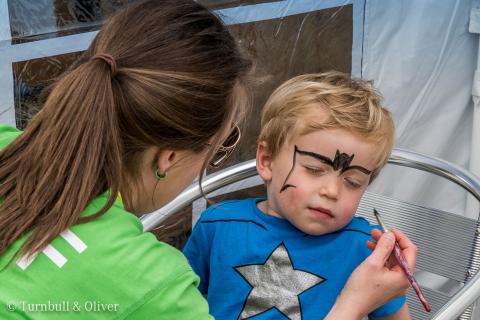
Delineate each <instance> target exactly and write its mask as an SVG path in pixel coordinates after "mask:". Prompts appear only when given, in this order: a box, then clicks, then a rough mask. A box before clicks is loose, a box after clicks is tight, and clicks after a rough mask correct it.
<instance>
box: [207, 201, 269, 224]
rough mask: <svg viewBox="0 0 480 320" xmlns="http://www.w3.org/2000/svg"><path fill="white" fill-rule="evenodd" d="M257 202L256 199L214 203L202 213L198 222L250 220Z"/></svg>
mask: <svg viewBox="0 0 480 320" xmlns="http://www.w3.org/2000/svg"><path fill="white" fill-rule="evenodd" d="M258 201H259V199H256V198H248V199H243V200H225V201H222V202H219V203H215V204H213V205H211V206H210V207H208V208H207V209H206V210H205V211H204V212H203V213H202V215H201V217H200V220H201V221H207V220H224V219H226V220H230V219H251V218H252V216H253V215H254V210H253V207H254V206H255V205H256V203H257V202H258Z"/></svg>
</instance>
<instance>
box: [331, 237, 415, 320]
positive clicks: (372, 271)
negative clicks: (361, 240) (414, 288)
mask: <svg viewBox="0 0 480 320" xmlns="http://www.w3.org/2000/svg"><path fill="white" fill-rule="evenodd" d="M377 231H378V230H377ZM372 236H373V237H374V238H375V239H378V242H377V244H376V246H375V249H374V251H373V252H372V254H371V255H370V256H369V257H368V258H367V259H365V261H364V262H363V263H362V264H360V265H359V266H358V267H357V268H356V269H355V271H354V272H353V273H352V274H351V275H350V278H349V279H348V281H347V284H346V285H345V287H344V288H343V290H342V292H341V293H340V295H339V296H338V298H337V301H336V302H335V305H334V306H333V308H332V309H331V310H330V312H329V313H328V315H327V317H326V318H325V320H338V319H345V320H361V319H363V317H365V316H367V315H368V314H369V313H370V312H372V311H373V310H375V309H376V308H378V307H380V306H381V305H383V304H385V303H387V302H388V301H390V300H392V299H393V298H396V297H399V296H401V295H403V294H405V293H406V292H407V290H408V288H409V283H408V280H407V277H406V276H405V274H404V273H403V270H402V269H401V268H400V266H398V264H396V263H392V259H390V260H389V257H390V255H391V253H392V250H393V246H394V244H395V237H396V239H397V241H398V244H399V245H400V248H401V249H402V253H403V255H404V256H405V259H406V260H407V263H408V267H409V268H410V269H411V270H413V269H414V268H415V263H416V258H417V248H416V247H415V245H414V244H413V243H412V242H411V241H410V240H409V239H408V238H407V236H405V235H404V234H403V233H401V232H400V231H398V230H392V232H387V233H385V234H383V235H381V233H379V232H376V231H374V232H373V233H372ZM380 236H381V237H380Z"/></svg>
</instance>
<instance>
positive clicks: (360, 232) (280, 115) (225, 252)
mask: <svg viewBox="0 0 480 320" xmlns="http://www.w3.org/2000/svg"><path fill="white" fill-rule="evenodd" d="M261 128H262V129H261V133H260V137H259V142H258V148H257V156H256V161H257V171H258V174H259V175H260V177H261V178H262V179H263V180H264V181H265V183H266V187H267V199H247V200H241V201H225V202H223V203H220V204H218V205H214V206H211V207H210V208H208V209H207V210H206V211H205V212H204V213H203V214H202V215H201V218H200V220H199V221H198V223H197V224H196V226H195V228H194V230H193V232H192V235H191V237H190V239H189V241H188V243H187V245H186V246H185V249H184V253H185V255H186V256H187V258H188V260H189V261H190V264H191V266H192V268H193V270H194V271H195V272H196V273H197V274H198V275H199V276H200V279H201V281H200V290H201V291H202V293H203V294H206V295H207V296H208V302H209V305H210V312H211V314H212V315H214V316H215V318H216V319H221V320H224V319H247V318H248V319H258V320H260V319H299V320H300V319H303V320H308V319H323V318H324V317H325V316H326V314H327V313H328V311H329V310H330V309H331V307H332V306H333V305H334V303H335V299H336V298H337V295H338V294H339V293H340V291H341V290H342V288H343V286H344V284H345V283H346V281H347V279H348V277H349V275H350V273H351V272H352V271H353V270H354V269H355V268H356V267H357V266H358V265H359V264H360V263H361V262H362V261H363V260H364V259H365V258H366V257H367V256H368V255H369V254H370V250H369V249H368V248H367V246H366V241H367V240H372V238H371V237H370V231H371V229H372V226H370V225H369V224H368V222H367V221H366V220H364V219H363V218H359V217H354V215H355V212H356V210H357V207H358V204H359V201H360V198H361V197H362V195H363V193H364V192H365V190H366V188H367V186H368V185H369V184H370V183H371V182H372V180H373V179H374V178H375V177H376V176H377V174H378V173H379V171H380V169H381V168H382V167H383V166H384V165H385V163H386V161H387V159H388V157H389V156H390V153H391V150H392V146H393V141H394V124H393V121H392V118H391V115H390V113H389V112H388V111H387V110H385V109H384V108H382V106H381V97H380V96H379V94H378V93H377V92H376V91H375V89H374V88H373V87H372V86H371V85H370V84H369V83H368V82H366V81H362V80H351V79H350V77H349V76H348V75H345V74H341V73H338V72H328V73H323V74H310V75H301V76H298V77H295V78H293V79H291V80H289V81H287V82H285V83H284V84H283V85H281V86H280V87H279V88H278V89H277V90H276V91H275V92H274V93H273V94H272V95H271V97H270V98H269V100H268V101H267V103H266V105H265V107H264V109H263V113H262V120H261ZM370 316H371V317H374V318H381V319H410V316H409V312H408V307H407V305H406V304H405V297H401V298H398V299H395V300H393V301H390V302H389V303H388V304H386V305H384V306H382V307H381V308H379V309H377V310H375V311H374V312H373V313H372V314H370Z"/></svg>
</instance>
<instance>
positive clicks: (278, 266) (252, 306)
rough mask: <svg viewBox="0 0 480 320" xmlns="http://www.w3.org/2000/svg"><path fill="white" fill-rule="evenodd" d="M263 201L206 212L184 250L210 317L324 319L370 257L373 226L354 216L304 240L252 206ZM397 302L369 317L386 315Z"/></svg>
mask: <svg viewBox="0 0 480 320" xmlns="http://www.w3.org/2000/svg"><path fill="white" fill-rule="evenodd" d="M262 200H263V199H247V200H240V201H226V202H223V203H221V204H217V205H214V206H211V207H210V208H208V209H207V210H206V211H205V212H204V213H203V214H202V215H201V218H200V220H199V221H198V222H197V224H196V226H195V228H194V229H193V232H192V235H191V236H190V239H189V241H188V242H187V244H186V246H185V248H184V254H185V255H186V256H187V258H188V260H189V262H190V264H191V266H192V268H193V270H194V271H195V272H196V273H197V274H198V275H199V276H200V279H201V280H200V291H201V292H202V293H203V294H207V295H208V302H209V305H210V312H211V314H212V315H213V316H215V318H216V319H222V320H223V319H246V318H248V319H256V320H264V319H299V320H300V319H302V320H308V319H323V318H324V317H325V316H326V315H327V314H328V312H329V311H330V309H331V308H332V307H333V305H334V304H335V300H336V298H337V296H338V295H339V294H340V292H341V290H342V288H343V287H344V285H345V283H346V282H347V279H348V277H349V276H350V274H351V273H352V272H353V270H354V269H355V268H356V267H357V266H358V265H359V264H360V263H361V262H362V261H363V260H364V259H365V258H366V257H368V256H369V255H370V252H371V251H370V250H369V249H368V248H367V246H366V241H367V240H369V239H372V238H371V236H370V231H371V230H372V228H373V227H372V226H370V224H369V223H368V222H367V221H366V220H365V219H363V218H358V217H355V218H354V219H353V220H352V221H351V222H350V223H349V224H348V225H347V226H345V227H344V228H343V229H341V230H339V231H337V232H334V233H331V234H327V235H322V236H310V235H307V234H305V233H303V232H302V231H300V230H298V229H297V228H295V227H294V226H293V225H292V224H290V223H289V222H288V221H287V220H284V219H280V218H276V217H273V216H269V215H266V214H265V213H263V212H262V211H261V210H260V209H258V208H257V205H256V204H257V203H258V202H260V201H262ZM404 303H405V297H404V296H403V297H400V298H397V299H395V300H392V301H390V302H389V303H387V304H385V305H383V306H382V307H380V308H379V309H377V310H375V311H374V312H372V313H371V314H370V316H372V317H385V316H389V315H392V314H394V313H395V312H397V311H398V310H399V309H400V308H401V307H402V306H403V304H404Z"/></svg>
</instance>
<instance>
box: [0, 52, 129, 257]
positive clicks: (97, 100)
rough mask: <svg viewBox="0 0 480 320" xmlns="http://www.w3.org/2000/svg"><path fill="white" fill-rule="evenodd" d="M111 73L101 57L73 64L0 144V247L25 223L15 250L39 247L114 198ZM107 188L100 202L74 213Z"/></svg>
mask: <svg viewBox="0 0 480 320" xmlns="http://www.w3.org/2000/svg"><path fill="white" fill-rule="evenodd" d="M112 81H116V80H115V78H112V73H111V70H110V67H109V65H108V64H107V63H105V61H102V60H100V59H92V60H90V61H88V62H87V63H84V64H82V65H80V66H78V67H77V68H76V69H74V70H72V71H71V72H70V73H68V74H67V75H66V76H64V77H63V79H61V80H60V81H59V82H58V83H57V84H56V85H55V86H54V87H53V90H52V92H51V93H50V95H49V97H48V99H47V101H46V103H45V105H44V107H43V109H42V110H41V111H40V112H39V113H38V114H37V115H36V117H34V118H33V119H32V122H31V123H30V125H29V126H28V127H27V128H26V130H25V131H24V132H23V133H22V134H21V135H20V136H19V137H18V138H17V139H16V140H15V141H13V142H12V143H11V144H10V145H8V146H7V147H6V148H5V149H4V150H2V151H1V152H0V181H2V184H1V185H0V198H2V199H4V201H3V204H2V206H1V214H0V255H1V254H3V253H4V252H5V251H6V250H7V248H8V247H9V246H10V245H11V244H12V243H13V242H14V241H15V240H16V239H18V238H19V237H21V236H22V235H24V234H26V233H28V232H30V231H32V234H31V236H30V237H29V238H28V240H27V241H26V242H24V244H23V245H22V247H21V251H24V252H29V253H33V252H38V251H41V250H43V249H44V248H45V247H46V246H47V245H48V244H49V243H50V242H51V241H52V240H53V239H54V238H55V237H56V236H58V234H60V233H61V232H63V231H64V230H66V229H67V228H69V227H71V226H72V225H74V224H77V223H84V222H88V221H91V220H93V219H95V218H97V217H98V216H100V215H102V214H103V213H104V212H105V211H106V210H107V209H108V208H110V207H111V206H112V204H113V202H114V201H115V197H116V195H117V193H118V191H119V187H120V185H121V178H122V177H121V172H122V162H121V154H122V148H121V143H120V138H119V132H118V120H117V119H118V117H117V114H116V108H115V99H114V94H113V91H112ZM47 128H48V130H45V129H47ZM107 190H109V191H110V195H109V198H108V202H107V203H106V205H105V207H103V208H102V209H101V210H100V211H99V212H97V213H95V214H93V215H91V216H88V217H80V213H81V212H82V211H83V210H84V209H85V207H86V206H87V205H88V203H90V202H91V201H92V200H93V199H94V198H95V197H97V196H98V195H100V194H102V193H104V192H105V191H107ZM17 254H18V252H17ZM15 256H16V255H15ZM12 259H13V258H12Z"/></svg>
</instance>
